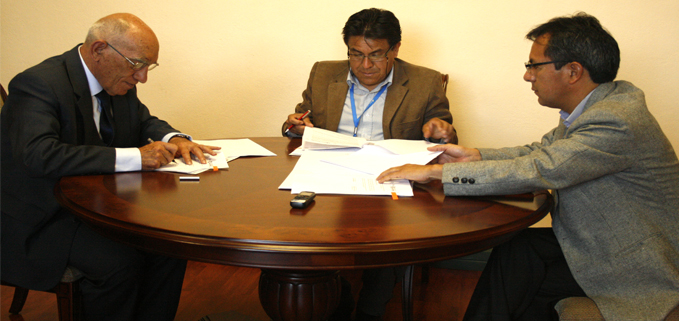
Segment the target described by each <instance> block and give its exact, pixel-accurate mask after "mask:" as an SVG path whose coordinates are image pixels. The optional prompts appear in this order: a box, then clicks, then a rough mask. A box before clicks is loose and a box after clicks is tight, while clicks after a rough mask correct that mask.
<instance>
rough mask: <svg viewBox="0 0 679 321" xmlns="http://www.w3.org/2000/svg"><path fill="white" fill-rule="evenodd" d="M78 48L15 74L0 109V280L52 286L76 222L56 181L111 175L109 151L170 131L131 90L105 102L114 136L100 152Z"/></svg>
mask: <svg viewBox="0 0 679 321" xmlns="http://www.w3.org/2000/svg"><path fill="white" fill-rule="evenodd" d="M78 47H79V46H76V47H75V48H73V49H71V50H70V51H67V52H65V53H64V54H62V55H60V56H56V57H52V58H49V59H47V60H45V61H43V62H42V63H40V64H39V65H37V66H34V67H32V68H29V69H28V70H26V71H24V72H22V73H20V74H19V75H17V76H16V77H15V78H14V79H13V80H12V81H11V82H10V84H9V96H8V98H7V102H6V103H5V105H4V107H3V108H2V205H1V207H2V279H3V280H5V281H9V282H12V283H15V284H18V285H22V286H26V287H29V288H33V289H39V290H40V289H48V288H51V287H53V286H55V285H56V284H57V283H58V282H59V280H60V278H61V275H62V274H63V272H64V270H65V267H66V265H67V262H68V253H69V250H70V247H71V242H72V239H73V236H74V233H75V230H76V228H77V226H78V224H80V222H79V221H78V220H77V219H76V218H75V217H74V216H73V215H72V214H70V213H67V212H66V211H64V210H62V209H61V207H60V206H59V204H58V203H57V201H56V198H55V197H54V192H53V190H54V186H55V184H56V182H57V181H58V180H59V178H61V177H63V176H69V175H84V174H96V173H113V172H114V169H115V155H116V153H115V148H114V147H139V146H143V145H145V144H146V141H147V140H148V138H151V139H153V140H161V139H162V138H163V136H165V135H166V134H168V133H170V132H175V131H176V130H175V129H174V128H172V127H171V126H170V125H168V124H167V123H166V122H164V121H162V120H159V119H158V118H156V117H154V116H151V114H150V113H149V111H148V109H147V108H146V106H144V104H142V103H141V102H140V101H139V99H138V98H137V90H136V88H133V89H132V90H130V91H128V92H127V94H126V95H123V96H114V97H113V114H114V131H115V137H114V140H113V143H112V146H111V147H106V146H105V145H104V143H103V141H102V140H101V138H100V137H99V133H98V132H97V128H96V126H95V123H94V120H93V115H92V109H93V106H92V98H91V97H92V96H91V94H90V90H89V85H88V83H87V76H86V75H85V70H84V69H83V66H82V63H81V61H80V57H79V55H78Z"/></svg>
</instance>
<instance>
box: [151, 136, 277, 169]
mask: <svg viewBox="0 0 679 321" xmlns="http://www.w3.org/2000/svg"><path fill="white" fill-rule="evenodd" d="M194 142H195V143H198V144H203V145H209V146H217V147H221V148H222V149H219V150H215V152H216V153H217V155H215V156H212V155H210V154H204V155H205V159H206V160H207V163H206V164H201V163H200V162H199V161H197V160H196V158H195V157H194V158H193V162H192V164H191V165H187V164H186V163H185V162H184V159H183V158H181V157H179V158H175V160H174V162H172V163H170V164H167V165H165V166H163V167H161V168H159V169H157V171H161V172H175V173H182V174H200V173H202V172H205V171H209V170H215V169H226V168H229V163H228V162H230V161H232V160H234V159H236V158H238V157H241V156H276V154H274V153H272V152H271V151H269V150H268V149H266V148H264V147H262V146H261V145H259V144H257V143H255V142H253V141H252V140H250V139H247V138H244V139H217V140H194Z"/></svg>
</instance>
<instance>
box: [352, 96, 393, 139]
mask: <svg viewBox="0 0 679 321" xmlns="http://www.w3.org/2000/svg"><path fill="white" fill-rule="evenodd" d="M385 90H387V85H384V86H382V89H380V91H378V92H377V95H375V97H374V98H373V100H371V101H370V104H368V107H366V108H365V110H364V111H363V112H362V113H361V116H359V117H357V116H356V101H355V100H354V84H353V83H352V84H351V90H349V92H350V94H349V97H350V98H351V114H352V115H353V116H354V137H356V134H357V133H358V123H359V122H360V121H361V118H363V115H364V114H365V112H366V111H368V109H370V107H372V106H373V104H374V103H375V102H376V101H377V100H378V99H379V98H380V96H382V93H383V92H384V91H385Z"/></svg>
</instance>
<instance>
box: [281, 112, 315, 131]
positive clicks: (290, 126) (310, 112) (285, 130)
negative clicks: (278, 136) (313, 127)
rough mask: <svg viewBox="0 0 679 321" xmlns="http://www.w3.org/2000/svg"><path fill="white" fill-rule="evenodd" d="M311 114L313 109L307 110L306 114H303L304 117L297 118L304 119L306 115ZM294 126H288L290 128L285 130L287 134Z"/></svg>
mask: <svg viewBox="0 0 679 321" xmlns="http://www.w3.org/2000/svg"><path fill="white" fill-rule="evenodd" d="M309 114H311V110H307V111H306V112H304V114H302V117H300V118H297V120H302V119H304V118H306V116H309ZM292 127H295V125H290V127H288V129H286V130H285V133H286V134H287V133H288V131H289V130H291V129H292Z"/></svg>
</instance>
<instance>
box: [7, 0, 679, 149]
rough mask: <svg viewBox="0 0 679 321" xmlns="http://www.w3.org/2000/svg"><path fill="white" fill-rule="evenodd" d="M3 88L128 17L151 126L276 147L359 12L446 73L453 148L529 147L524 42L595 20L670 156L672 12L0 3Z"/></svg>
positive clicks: (537, 114) (536, 121)
mask: <svg viewBox="0 0 679 321" xmlns="http://www.w3.org/2000/svg"><path fill="white" fill-rule="evenodd" d="M1 1H2V2H1V7H0V15H1V24H0V28H1V30H0V36H1V37H0V46H1V47H0V58H1V62H0V82H1V83H2V84H3V85H4V86H5V87H7V84H8V83H9V81H10V80H11V79H12V77H14V75H16V74H17V73H19V72H21V71H22V70H24V69H26V68H28V67H30V66H32V65H35V64H37V63H39V62H40V61H42V60H44V59H45V58H47V57H50V56H53V55H56V54H60V53H62V52H64V51H67V50H69V49H71V48H72V47H73V46H75V45H76V44H78V43H80V42H82V41H83V40H84V38H85V34H86V32H87V29H88V28H89V26H90V25H91V24H92V23H93V22H94V21H96V20H97V19H98V18H100V17H102V16H105V15H107V14H109V13H113V12H131V13H134V14H136V15H138V16H139V17H140V18H142V19H143V20H144V21H145V22H146V23H147V24H148V25H149V26H151V28H153V29H154V30H155V32H156V34H157V35H158V38H159V39H160V44H161V50H160V59H159V63H160V67H158V68H157V69H155V70H153V71H151V72H150V74H149V82H148V83H146V84H144V85H140V86H139V95H140V97H141V99H142V101H143V102H145V103H146V105H147V106H149V108H150V109H151V111H152V113H154V114H156V115H157V116H159V117H161V118H163V119H165V120H168V121H169V122H170V123H171V124H172V125H173V126H175V127H177V128H178V129H180V130H182V131H184V132H186V133H189V134H192V135H194V137H196V138H201V139H205V138H229V137H248V136H249V137H256V136H278V135H279V130H280V125H281V123H282V122H283V120H284V119H285V117H286V116H287V115H288V114H289V113H291V112H292V111H293V108H294V106H295V105H296V104H297V103H298V102H299V101H301V93H302V91H303V89H304V88H305V86H306V81H307V78H308V75H309V71H310V69H311V66H312V64H313V63H314V62H315V61H318V60H331V59H344V58H345V57H346V56H345V54H346V48H345V46H344V43H343V42H342V39H341V30H342V26H343V25H344V22H345V21H346V20H347V18H348V17H349V16H350V15H351V14H353V13H355V12H357V11H360V10H361V9H364V8H369V7H378V8H384V9H388V10H391V11H392V12H394V13H395V14H396V16H397V17H398V18H399V20H400V21H401V27H402V29H403V44H402V46H401V50H400V52H399V57H400V58H402V59H404V60H407V61H409V62H412V63H415V64H419V65H423V66H427V67H430V68H433V69H437V70H439V71H441V72H443V73H448V74H450V83H449V85H448V96H449V98H450V100H451V111H452V113H453V116H454V118H455V126H456V127H457V128H458V132H459V134H460V136H461V140H460V141H461V144H464V145H467V146H470V147H501V146H510V145H511V146H513V145H519V144H524V143H530V142H532V141H535V140H538V139H539V138H540V137H541V136H542V134H544V133H545V132H546V131H547V130H549V129H550V128H552V127H554V126H555V125H556V124H557V121H558V117H559V116H558V113H557V111H556V110H553V109H547V108H545V107H542V106H540V105H538V103H537V100H536V97H535V95H534V94H533V93H532V92H531V90H530V85H529V84H527V83H524V82H523V80H522V75H523V72H524V70H525V69H524V67H523V62H525V61H526V60H527V59H528V52H529V50H530V44H531V43H530V41H528V40H525V39H524V35H525V34H526V32H528V31H529V30H530V29H531V28H532V27H534V26H536V25H538V24H541V23H543V22H545V21H547V20H548V19H550V18H552V17H555V16H561V15H566V14H572V13H574V12H576V11H585V12H587V13H590V14H592V15H594V16H596V17H598V18H599V19H600V20H601V22H602V24H603V25H604V26H605V27H606V28H607V29H608V30H609V31H610V32H611V33H612V34H613V36H614V37H615V38H616V39H617V40H618V42H619V45H620V48H621V51H622V63H621V68H620V72H619V74H618V79H625V80H629V81H632V82H633V83H634V84H636V85H637V86H639V87H640V88H642V89H643V90H644V91H645V92H646V98H647V102H648V105H649V109H650V110H651V112H652V113H653V114H654V115H655V116H656V118H657V119H658V121H659V122H660V124H661V126H662V127H663V129H664V130H665V133H666V134H667V136H668V137H669V138H670V140H671V142H672V144H673V145H674V146H675V148H678V147H679V130H677V127H676V126H677V124H679V113H678V112H677V104H678V103H679V88H678V87H677V84H679V60H678V59H677V53H678V52H679V19H678V17H679V1H676V0H664V1H661V0H654V1H632V0H615V1H612V0H611V1H609V0H606V1H592V0H571V1H551V0H543V1H526V0H514V1H499V0H498V1H490V0H486V1H483V0H479V1H468V0H466V1H462V0H447V1H445V0H439V1H436V0H420V1H408V0H390V1H354V0H346V1H324V0H299V1H274V0H259V1H227V0H193V1H187V0H166V1H150V0H134V1H130V0H102V1H97V2H94V1H84V0H71V1H46V0H1Z"/></svg>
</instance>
